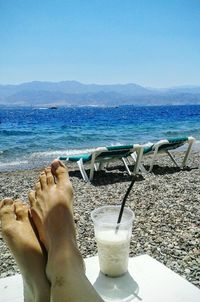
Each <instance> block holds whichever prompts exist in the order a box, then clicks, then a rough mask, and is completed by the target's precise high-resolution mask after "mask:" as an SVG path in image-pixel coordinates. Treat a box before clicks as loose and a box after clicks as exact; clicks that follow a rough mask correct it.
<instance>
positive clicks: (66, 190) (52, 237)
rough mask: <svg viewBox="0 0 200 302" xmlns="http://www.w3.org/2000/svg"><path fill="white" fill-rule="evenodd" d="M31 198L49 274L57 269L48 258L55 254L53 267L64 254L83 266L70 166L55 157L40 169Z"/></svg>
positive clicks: (34, 218)
mask: <svg viewBox="0 0 200 302" xmlns="http://www.w3.org/2000/svg"><path fill="white" fill-rule="evenodd" d="M29 200H30V204H31V215H32V217H33V220H34V223H35V225H36V227H37V230H38V232H39V236H40V240H41V241H42V242H43V244H44V245H45V247H46V249H47V251H48V263H47V274H48V276H49V273H50V271H51V270H54V269H53V268H52V266H51V265H52V261H49V259H52V258H54V260H55V261H53V264H55V266H54V268H55V267H56V266H57V267H59V265H58V262H59V261H61V258H62V260H63V261H64V258H65V260H66V258H67V259H68V260H69V262H70V264H71V265H72V263H74V265H78V266H79V267H80V269H81V270H83V259H82V256H81V254H80V252H79V250H78V248H77V243H76V231H75V225H74V219H73V189H72V185H71V182H70V180H69V175H68V172H67V168H66V167H65V166H64V165H63V164H62V163H61V162H60V161H58V160H55V161H54V162H53V163H52V165H51V167H48V168H47V169H45V171H44V172H42V173H41V175H40V177H39V181H38V183H37V184H36V187H35V191H31V192H30V194H29ZM56 259H57V260H58V262H57V263H56ZM73 260H74V261H73ZM61 269H62V268H59V270H61ZM50 279H51V278H50Z"/></svg>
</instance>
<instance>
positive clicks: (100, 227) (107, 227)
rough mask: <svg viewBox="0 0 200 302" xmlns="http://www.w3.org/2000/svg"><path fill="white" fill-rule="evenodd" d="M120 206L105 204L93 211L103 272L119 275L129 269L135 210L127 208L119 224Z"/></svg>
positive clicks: (113, 275) (109, 274)
mask: <svg viewBox="0 0 200 302" xmlns="http://www.w3.org/2000/svg"><path fill="white" fill-rule="evenodd" d="M119 211H120V207H119V206H104V207H101V208H98V209H96V210H94V211H93V212H92V219H93V222H94V228H95V238H96V241H97V247H98V256H99V265H100V270H101V272H102V273H103V274H105V275H108V276H110V277H118V276H121V275H123V274H124V273H126V272H127V270H128V258H129V246H130V237H131V232H132V221H133V218H134V214H133V212H132V211H131V210H130V209H128V208H125V209H124V213H123V218H122V220H121V223H120V224H119V225H117V223H116V222H117V218H118V215H119Z"/></svg>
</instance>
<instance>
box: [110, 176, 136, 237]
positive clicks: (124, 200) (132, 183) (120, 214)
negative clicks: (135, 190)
mask: <svg viewBox="0 0 200 302" xmlns="http://www.w3.org/2000/svg"><path fill="white" fill-rule="evenodd" d="M136 179H137V177H134V178H133V180H132V181H131V183H130V186H129V187H128V189H127V191H126V194H125V195H124V198H123V200H122V204H121V208H120V212H119V216H118V220H117V226H116V229H115V233H117V231H118V229H119V224H120V222H121V219H122V215H123V212H124V207H125V203H126V200H127V198H128V195H129V193H130V191H131V189H132V187H133V185H134V183H135V181H136Z"/></svg>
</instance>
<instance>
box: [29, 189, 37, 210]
mask: <svg viewBox="0 0 200 302" xmlns="http://www.w3.org/2000/svg"><path fill="white" fill-rule="evenodd" d="M28 199H29V202H30V206H31V207H35V204H36V199H35V191H33V190H32V191H30V192H29V193H28Z"/></svg>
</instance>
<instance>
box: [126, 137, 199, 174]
mask: <svg viewBox="0 0 200 302" xmlns="http://www.w3.org/2000/svg"><path fill="white" fill-rule="evenodd" d="M194 142H195V138H194V137H192V136H188V137H177V138H169V139H163V140H160V141H158V142H157V143H154V144H149V145H143V156H145V155H149V154H152V155H153V157H152V160H151V163H150V167H149V169H148V171H147V170H146V169H145V168H144V166H143V165H142V164H140V170H141V171H142V172H151V171H152V169H153V166H154V163H155V160H156V158H157V156H158V155H159V154H160V153H165V154H167V155H168V156H169V157H170V159H171V160H172V162H173V163H174V164H175V165H176V166H177V167H180V168H184V167H186V165H187V161H188V158H189V156H190V153H191V151H192V145H193V143H194ZM185 144H188V147H187V149H186V151H185V152H184V156H183V159H182V161H181V163H180V164H179V163H178V162H177V160H176V159H175V157H174V156H173V155H172V153H171V150H175V149H177V148H179V147H181V146H183V145H185ZM131 156H132V158H133V159H134V161H135V160H136V157H135V154H132V155H131Z"/></svg>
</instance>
